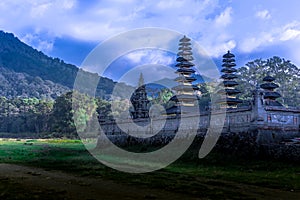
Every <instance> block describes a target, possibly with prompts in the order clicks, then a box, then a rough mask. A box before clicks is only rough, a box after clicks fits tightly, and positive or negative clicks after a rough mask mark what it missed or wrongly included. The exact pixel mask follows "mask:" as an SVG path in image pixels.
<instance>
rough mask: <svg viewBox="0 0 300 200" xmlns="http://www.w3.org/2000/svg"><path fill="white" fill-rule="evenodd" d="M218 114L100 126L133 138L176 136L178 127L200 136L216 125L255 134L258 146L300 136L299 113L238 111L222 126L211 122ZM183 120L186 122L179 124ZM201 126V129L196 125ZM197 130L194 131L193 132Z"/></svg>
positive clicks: (227, 131)
mask: <svg viewBox="0 0 300 200" xmlns="http://www.w3.org/2000/svg"><path fill="white" fill-rule="evenodd" d="M217 115H218V113H214V114H212V115H208V114H207V113H203V114H201V115H200V118H199V116H198V115H194V116H193V115H189V116H184V117H183V119H184V120H183V119H182V120H181V118H180V117H178V118H177V117H168V119H166V118H154V119H152V120H150V119H141V120H135V122H133V121H132V120H131V119H127V120H123V121H120V122H118V125H116V123H115V122H112V121H111V122H106V123H102V124H101V129H102V131H104V132H105V134H106V135H110V136H112V135H114V136H117V137H113V138H118V135H119V136H120V135H125V136H126V135H127V134H128V133H130V134H131V135H138V134H142V133H144V134H146V135H147V134H149V135H154V134H158V133H159V135H161V136H162V135H163V134H165V135H168V134H171V135H174V134H176V132H177V131H178V128H179V126H180V127H181V129H180V130H183V131H191V129H195V127H198V128H197V130H196V131H197V132H198V134H200V135H205V134H206V131H207V129H208V128H209V127H214V126H220V125H221V126H223V131H222V134H229V133H244V132H249V131H250V132H256V133H258V134H257V143H259V144H266V143H277V142H280V141H282V140H283V139H285V138H292V137H299V136H300V133H299V126H300V123H299V119H300V115H299V112H298V111H297V110H288V109H286V110H278V109H277V110H276V109H269V110H268V109H264V111H263V112H261V113H260V116H257V115H256V114H255V112H254V110H253V109H240V110H238V109H236V110H231V111H228V112H227V113H226V117H225V118H223V119H225V120H224V121H223V122H222V121H221V122H220V123H219V124H214V123H213V122H212V121H211V118H217V117H218V116H217ZM181 121H184V123H182V124H180V122H181ZM133 123H135V124H136V125H137V126H141V127H143V131H140V130H138V129H137V128H135V127H133ZM197 123H199V125H198V126H195V124H197ZM194 131H195V130H194Z"/></svg>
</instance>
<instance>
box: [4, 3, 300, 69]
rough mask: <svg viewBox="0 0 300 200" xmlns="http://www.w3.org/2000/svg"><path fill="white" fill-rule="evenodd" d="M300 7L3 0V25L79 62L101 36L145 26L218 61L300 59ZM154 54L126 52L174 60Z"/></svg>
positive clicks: (39, 46)
mask: <svg viewBox="0 0 300 200" xmlns="http://www.w3.org/2000/svg"><path fill="white" fill-rule="evenodd" d="M299 6H300V3H299V1H296V0H289V1H282V0H251V1H250V0H244V1H241V0H227V1H226V0H202V1H201V0H172V1H167V0H164V1H163V0H158V1H154V0H153V1H149V0H108V1H95V0H92V1H83V0H81V1H80V0H39V1H38V0H36V1H34V0H14V1H11V0H2V1H1V2H0V13H2V14H1V16H0V29H2V30H4V31H6V32H12V33H14V34H15V35H16V36H17V37H18V38H20V39H21V40H22V41H23V42H25V43H27V44H29V45H31V46H33V47H34V48H37V49H38V50H41V51H43V52H44V53H45V54H47V55H50V56H53V57H59V58H61V59H63V60H65V61H66V62H68V63H72V64H75V65H77V66H80V64H81V63H82V62H83V60H84V58H85V57H86V56H87V54H88V53H89V52H90V51H91V50H92V49H93V48H95V47H96V46H97V45H98V44H99V43H101V42H102V41H104V40H106V39H108V38H111V37H112V36H114V35H117V34H119V33H122V32H126V31H129V30H132V29H136V28H143V27H158V28H166V29H171V30H174V31H177V32H180V33H182V34H186V35H187V36H189V37H190V38H192V39H193V40H195V41H197V42H198V43H199V44H200V45H201V47H203V48H204V49H205V51H206V52H207V54H208V55H209V56H211V57H212V58H213V59H214V60H218V59H220V57H221V56H222V55H223V54H224V53H225V52H226V51H227V50H231V51H232V52H233V53H235V54H236V59H237V63H238V66H242V65H243V64H245V63H246V62H247V61H250V60H253V59H255V58H269V57H271V56H273V55H277V56H280V57H284V58H286V59H288V60H291V61H292V63H294V64H296V65H297V66H300V56H299V55H300V12H299V11H298V9H299ZM150 53H151V55H149V53H147V54H145V53H144V54H143V53H139V54H135V56H132V55H128V56H127V58H126V59H127V60H128V62H130V61H132V64H137V62H136V61H139V64H142V63H145V62H146V63H149V62H154V63H152V64H161V63H156V61H155V58H156V56H157V57H159V59H160V61H161V60H164V59H163V58H162V56H165V58H166V59H165V60H166V62H167V63H168V62H169V58H170V57H169V55H166V54H165V53H163V54H160V53H159V52H155V51H153V52H150ZM137 56H140V57H137ZM116 63H118V62H116Z"/></svg>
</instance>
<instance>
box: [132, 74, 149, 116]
mask: <svg viewBox="0 0 300 200" xmlns="http://www.w3.org/2000/svg"><path fill="white" fill-rule="evenodd" d="M130 101H131V103H132V105H133V111H132V112H131V116H132V118H133V119H139V118H149V109H148V104H149V100H148V98H147V92H146V86H145V84H144V78H143V74H142V73H141V74H140V78H139V83H138V87H137V89H136V90H135V91H134V93H133V94H132V96H131V98H130Z"/></svg>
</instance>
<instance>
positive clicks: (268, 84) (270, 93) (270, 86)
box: [260, 74, 282, 106]
mask: <svg viewBox="0 0 300 200" xmlns="http://www.w3.org/2000/svg"><path fill="white" fill-rule="evenodd" d="M263 81H264V82H265V83H263V84H261V85H260V87H261V88H262V89H264V92H263V98H264V102H265V105H268V106H282V104H281V103H279V102H278V101H276V99H277V98H279V97H281V95H280V94H279V93H278V92H275V91H274V90H275V89H276V88H278V87H279V86H278V85H277V84H275V83H273V81H275V78H274V77H272V76H270V75H269V74H268V75H267V76H266V77H265V78H264V79H263Z"/></svg>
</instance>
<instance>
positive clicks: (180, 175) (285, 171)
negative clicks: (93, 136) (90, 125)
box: [0, 139, 300, 199]
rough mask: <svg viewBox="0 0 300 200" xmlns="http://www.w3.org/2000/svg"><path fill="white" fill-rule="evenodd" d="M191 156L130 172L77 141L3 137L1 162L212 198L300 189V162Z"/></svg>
mask: <svg viewBox="0 0 300 200" xmlns="http://www.w3.org/2000/svg"><path fill="white" fill-rule="evenodd" d="M193 156H194V157H195V155H190V154H187V155H185V156H184V158H182V159H181V160H179V161H177V162H175V163H174V164H172V165H170V166H168V167H167V168H165V169H162V170H159V171H156V172H152V173H146V174H128V173H122V172H118V171H116V170H113V169H110V168H108V167H105V166H104V165H102V164H100V163H99V162H98V161H97V160H96V159H94V158H93V157H92V156H91V155H90V154H89V152H88V151H87V150H86V149H85V148H84V145H83V144H82V143H81V141H79V140H19V141H17V140H15V139H0V163H12V164H18V165H26V166H34V167H41V168H44V169H47V170H62V171H65V172H69V173H74V174H77V175H81V176H87V177H90V176H92V177H101V178H103V179H107V180H114V181H116V182H120V183H124V184H129V185H131V184H132V185H143V186H146V187H151V188H163V189H164V190H169V191H176V192H178V193H187V194H190V195H191V196H193V197H200V198H209V199H259V198H261V197H263V196H266V197H268V195H269V194H271V193H272V192H274V193H276V192H277V193H278V197H280V195H282V198H284V196H285V195H286V192H289V193H298V192H300V165H299V164H296V163H286V162H278V161H277V162H275V161H271V160H270V161H263V160H253V159H252V160H249V159H247V158H245V159H242V158H239V159H236V158H233V157H231V156H225V155H220V154H217V153H211V154H209V156H207V157H206V158H205V159H202V160H198V159H189V158H191V157H193ZM0 173H1V172H0ZM0 188H1V187H0ZM283 192H285V193H284V194H283ZM281 193H282V194H281ZM299 194H300V193H299ZM299 197H300V196H299Z"/></svg>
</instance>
